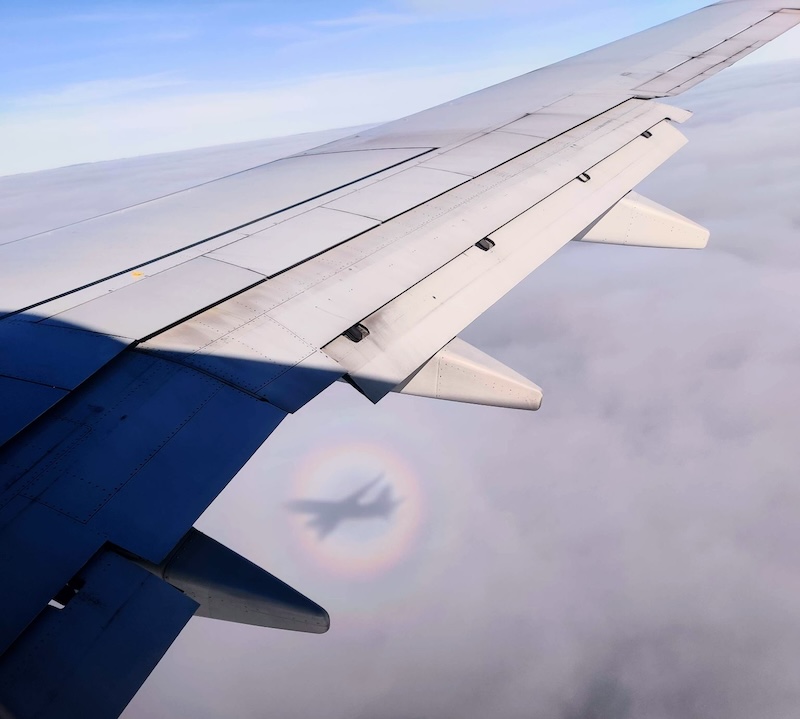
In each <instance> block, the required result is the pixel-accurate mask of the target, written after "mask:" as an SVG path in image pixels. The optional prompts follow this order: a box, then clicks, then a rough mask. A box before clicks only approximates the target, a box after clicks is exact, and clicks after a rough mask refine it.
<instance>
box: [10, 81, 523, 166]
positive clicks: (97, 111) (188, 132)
mask: <svg viewBox="0 0 800 719" xmlns="http://www.w3.org/2000/svg"><path fill="white" fill-rule="evenodd" d="M512 74H515V73H514V71H513V70H511V69H508V68H506V69H503V68H497V67H495V68H488V69H483V70H465V69H453V68H433V69H431V68H407V69H404V70H402V71H386V72H375V73H353V74H340V75H321V76H318V77H310V78H306V79H305V80H304V81H298V82H296V83H292V84H275V85H271V86H265V87H263V88H259V89H253V90H247V91H240V92H198V93H192V92H189V91H188V88H187V89H186V90H184V91H183V92H177V93H163V94H162V93H158V94H156V95H155V96H144V97H140V96H138V95H137V97H135V98H128V97H125V95H127V94H130V93H134V92H138V91H139V90H143V89H144V87H145V86H147V84H148V83H152V85H153V86H154V87H155V86H160V87H164V86H166V85H168V84H169V83H171V82H173V81H172V80H170V79H169V78H163V79H144V80H142V79H138V80H131V81H129V82H127V83H122V84H121V85H118V84H117V83H115V82H98V83H82V84H80V85H77V86H70V87H67V88H65V89H64V90H62V91H60V92H55V93H51V94H49V95H46V96H42V95H37V96H33V97H29V98H25V99H21V100H19V101H18V102H17V108H18V109H17V110H16V111H13V112H7V113H6V114H5V115H0V134H1V135H2V136H3V138H4V142H5V147H6V148H8V149H7V150H6V152H4V153H3V156H2V158H0V174H12V173H15V172H27V171H31V170H38V169H43V168H47V167H54V166H60V165H67V164H73V163H78V162H93V161H98V160H106V159H110V158H113V157H120V156H136V155H142V154H148V153H154V152H165V151H169V150H175V149H188V148H192V147H198V146H203V145H217V144H220V143H226V142H242V141H246V140H255V139H261V138H264V137H270V136H277V135H288V134H294V133H298V132H310V131H315V130H323V129H329V128H331V127H344V126H350V125H356V124H364V123H367V122H375V121H380V120H386V119H392V118H394V117H399V116H402V115H405V114H409V113H411V112H414V111H417V110H421V109H424V108H425V107H429V106H432V105H435V104H438V103H439V102H443V101H445V100H448V99H451V98H453V97H455V96H458V95H461V94H465V93H467V92H471V91H473V90H476V89H479V88H480V87H483V86H486V85H488V84H492V83H493V82H497V81H499V80H501V79H504V78H505V77H508V76H510V75H512ZM117 93H118V94H119V97H118V98H113V96H114V95H115V94H117ZM82 98H83V99H84V100H85V101H83V102H81V101H80V100H81V99H82ZM112 98H113V101H110V100H111V99H112Z"/></svg>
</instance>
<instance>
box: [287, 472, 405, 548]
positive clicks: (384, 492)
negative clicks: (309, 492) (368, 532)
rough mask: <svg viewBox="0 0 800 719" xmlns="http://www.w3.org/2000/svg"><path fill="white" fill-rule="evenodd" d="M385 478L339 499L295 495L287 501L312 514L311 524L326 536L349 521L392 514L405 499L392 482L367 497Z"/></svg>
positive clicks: (290, 507)
mask: <svg viewBox="0 0 800 719" xmlns="http://www.w3.org/2000/svg"><path fill="white" fill-rule="evenodd" d="M382 480H383V475H380V476H378V477H376V478H375V479H373V480H372V481H370V482H368V483H367V484H365V485H364V486H362V487H361V488H359V489H357V490H356V491H355V492H352V493H351V494H349V495H347V496H346V497H343V498H342V499H339V500H325V499H294V500H291V501H290V502H287V504H286V507H287V509H288V510H289V511H290V512H293V513H295V514H305V515H310V517H311V518H310V519H309V521H308V523H307V526H308V527H310V528H311V529H314V530H315V531H316V533H317V538H318V539H319V540H323V539H325V538H326V537H327V536H328V535H330V534H331V533H332V532H334V531H335V530H336V529H337V528H338V527H339V525H340V524H342V523H343V522H346V521H351V520H369V519H384V520H386V521H388V520H390V519H391V518H392V516H393V515H394V513H395V510H396V509H397V507H398V506H399V505H400V504H401V502H402V500H401V499H397V498H395V497H394V494H393V491H392V487H391V486H389V485H387V486H384V487H382V488H381V489H380V490H379V492H378V493H377V494H376V495H375V497H374V498H373V499H371V500H365V497H366V496H367V495H368V494H369V493H370V492H371V490H372V489H373V488H375V487H376V486H377V485H378V484H379V483H380V482H381V481H382Z"/></svg>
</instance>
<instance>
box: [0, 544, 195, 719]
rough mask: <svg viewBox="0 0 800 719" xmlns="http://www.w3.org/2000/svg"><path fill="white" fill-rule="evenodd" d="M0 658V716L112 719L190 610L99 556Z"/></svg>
mask: <svg viewBox="0 0 800 719" xmlns="http://www.w3.org/2000/svg"><path fill="white" fill-rule="evenodd" d="M71 585H72V588H71V589H70V591H69V594H72V596H71V597H70V596H62V597H61V598H62V600H63V601H66V602H67V603H66V605H65V606H63V609H57V608H55V607H53V606H47V607H45V608H44V610H43V611H42V612H41V613H40V614H39V616H38V617H36V619H35V620H34V621H33V622H32V623H31V625H30V626H29V627H28V628H27V630H26V631H25V632H24V633H23V634H22V635H21V636H20V637H19V638H18V639H17V640H16V641H15V642H14V643H13V644H12V646H11V647H10V648H9V650H8V651H7V652H6V653H5V654H3V655H2V657H0V716H3V717H14V718H16V717H37V719H50V718H51V717H52V718H53V719H56V718H58V719H106V718H107V717H116V716H118V715H119V714H120V713H121V712H122V710H123V709H124V708H125V706H126V705H127V704H128V702H129V701H130V700H131V699H132V698H133V695H134V694H135V693H136V691H137V689H138V688H139V686H140V685H141V684H142V682H144V680H145V679H146V678H147V675H148V674H149V673H150V672H151V671H152V669H153V667H155V665H156V664H157V663H158V661H159V660H160V659H161V657H162V656H163V654H164V652H165V651H166V650H167V648H168V647H169V645H170V644H171V643H172V642H173V640H174V639H175V637H176V636H177V635H178V633H179V632H180V631H181V629H183V627H184V625H185V624H186V622H187V621H189V618H190V617H191V616H192V614H193V613H194V611H195V609H196V608H197V604H196V603H195V602H194V601H193V600H191V599H190V598H189V597H187V596H185V595H184V594H182V593H181V592H179V591H178V590H177V589H175V588H174V587H171V586H170V585H169V584H167V583H166V582H164V581H162V580H160V579H158V578H156V577H154V576H153V575H152V574H150V573H148V572H146V571H145V570H144V569H142V568H141V567H138V566H136V565H135V564H133V563H132V562H130V561H128V560H127V559H124V558H123V557H121V556H119V555H117V554H115V553H114V552H112V551H110V550H107V549H106V550H101V551H100V552H99V554H98V555H97V556H95V557H94V558H93V559H92V560H91V561H90V562H89V564H87V565H86V567H84V568H83V569H82V570H81V571H80V572H79V574H78V575H77V576H76V577H75V578H73V580H72V582H71Z"/></svg>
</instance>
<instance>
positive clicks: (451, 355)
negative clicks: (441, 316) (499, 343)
mask: <svg viewBox="0 0 800 719" xmlns="http://www.w3.org/2000/svg"><path fill="white" fill-rule="evenodd" d="M393 391H394V392H399V393H401V394H411V395H416V396H418V397H432V398H435V399H447V400H452V401H454V402H467V403H470V404H482V405H489V406H492V407H508V408H511V409H526V410H537V409H539V407H540V406H541V404H542V390H541V388H540V387H538V386H537V385H535V384H534V383H533V382H531V381H530V380H528V379H526V378H525V377H523V376H522V375H521V374H519V373H518V372H515V371H514V370H512V369H511V368H509V367H506V365H504V364H502V363H501V362H498V361H497V360H496V359H494V358H493V357H490V356H489V355H487V354H486V353H484V352H481V351H480V350H479V349H477V348H475V347H473V346H472V345H470V344H467V343H466V342H464V341H463V340H460V339H458V337H456V338H455V339H454V340H453V341H452V342H450V343H449V344H448V345H446V346H445V347H443V348H442V349H441V350H439V352H437V353H436V354H435V355H434V356H433V357H431V359H429V360H428V361H427V362H426V363H425V364H424V365H422V367H420V368H419V369H418V370H417V371H416V372H415V373H414V374H413V375H411V377H409V378H408V379H407V380H406V381H405V382H403V383H402V384H400V385H398V386H397V387H396V388H395V389H394V390H393Z"/></svg>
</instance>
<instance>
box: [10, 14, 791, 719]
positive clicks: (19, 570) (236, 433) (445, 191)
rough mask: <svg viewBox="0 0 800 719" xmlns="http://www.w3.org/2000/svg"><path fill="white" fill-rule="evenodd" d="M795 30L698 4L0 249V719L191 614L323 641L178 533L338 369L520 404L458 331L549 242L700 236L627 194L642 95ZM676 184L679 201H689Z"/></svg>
mask: <svg viewBox="0 0 800 719" xmlns="http://www.w3.org/2000/svg"><path fill="white" fill-rule="evenodd" d="M798 22H800V2H798V0H726V1H725V2H720V3H717V4H715V5H711V6H709V7H706V8H704V9H701V10H698V11H697V12H694V13H691V14H689V15H686V16H684V17H682V18H679V19H677V20H674V21H672V22H668V23H666V24H663V25H660V26H658V27H656V28H653V29H651V30H648V31H646V32H642V33H639V34H637V35H633V36H631V37H629V38H626V39H623V40H620V41H618V42H615V43H612V44H610V45H606V46H604V47H602V48H599V49H597V50H593V51H591V52H588V53H584V54H582V55H579V56H577V57H574V58H571V59H568V60H565V61H563V62H560V63H557V64H555V65H552V66H549V67H547V68H544V69H542V70H537V71H535V72H531V73H528V74H526V75H523V76H521V77H518V78H515V79H513V80H509V81H508V82H504V83H501V84H499V85H496V86H494V87H490V88H488V89H486V90H483V91H481V92H477V93H474V94H472V95H468V96H466V97H462V98H460V99H458V100H454V101H453V102H449V103H446V104H444V105H441V106H438V107H435V108H433V109H430V110H427V111H425V112H421V113H418V114H416V115H412V116H410V117H407V118H404V119H402V120H398V121H396V122H390V123H388V124H385V125H382V126H379V127H377V128H374V129H371V130H367V131H363V132H359V133H357V134H355V135H353V136H351V137H347V138H345V139H341V140H337V141H335V142H331V143H329V144H327V145H323V146H321V147H317V148H314V149H311V150H307V151H304V152H301V153H298V154H295V155H292V156H290V157H286V158H283V159H280V160H277V161H275V162H270V163H267V164H265V165H262V166H259V167H254V168H252V169H250V170H247V171H244V172H239V173H236V174H233V175H230V176H228V177H225V178H222V179H219V180H216V181H212V182H207V183H204V184H201V185H198V186H196V187H193V188H191V189H188V190H185V191H181V192H175V193H173V194H170V195H168V196H165V197H160V198H158V199H155V200H152V201H150V202H144V203H141V204H138V205H135V206H131V207H127V208H125V209H122V210H120V211H117V212H112V213H108V214H104V215H101V216H97V217H93V218H91V219H88V220H85V221H82V222H76V223H73V224H69V225H66V226H64V227H60V228H58V229H54V230H51V231H48V232H42V233H39V234H35V235H32V236H27V237H18V238H17V237H14V238H11V239H9V240H8V241H4V242H3V244H1V245H0V317H2V319H0V402H2V413H0V443H2V447H1V448H0V576H2V577H3V578H4V585H3V587H4V589H3V593H2V601H1V602H0V609H1V611H0V652H2V657H0V715H2V716H10V717H19V718H27V717H62V718H63V717H113V716H116V715H117V714H119V712H121V711H122V709H123V708H124V707H125V705H126V704H127V702H128V701H129V700H130V698H131V697H132V696H133V694H134V693H135V692H136V690H137V688H138V687H139V686H140V684H141V683H142V682H143V681H144V679H145V677H146V676H147V675H148V673H149V672H150V671H151V670H152V668H153V666H155V664H156V663H157V662H158V660H159V658H160V657H161V655H162V654H163V652H164V651H166V649H167V647H168V646H169V645H170V643H171V642H172V641H173V640H174V638H175V637H176V636H177V634H178V633H179V632H180V631H181V628H182V627H183V626H184V624H185V623H186V622H187V621H188V619H189V618H190V617H191V616H192V614H193V613H194V612H195V611H198V612H199V613H202V614H205V615H207V616H216V617H217V618H221V619H228V620H231V621H244V622H249V623H253V624H259V625H261V626H276V627H282V628H291V629H298V630H304V631H316V632H321V631H325V629H326V628H327V626H328V617H327V614H325V612H324V610H322V609H321V608H320V607H318V606H317V605H315V604H313V602H310V601H309V600H307V599H305V598H304V597H302V595H300V594H299V593H297V592H294V593H292V592H293V590H291V588H288V587H286V586H285V585H283V584H282V583H280V582H279V580H276V579H275V578H274V577H271V576H270V575H267V574H266V572H263V570H259V568H257V567H255V566H254V565H252V564H250V563H248V562H247V561H246V560H245V559H244V558H242V557H239V556H238V555H236V554H234V553H233V552H231V551H230V550H227V549H226V548H224V547H222V546H221V545H218V544H216V543H215V542H214V541H213V540H211V539H210V538H208V537H204V536H203V535H200V534H199V533H198V532H196V531H194V530H193V529H192V524H193V523H194V521H195V520H196V519H197V518H198V517H199V515H200V514H201V513H202V512H203V511H204V510H205V508H206V507H207V506H208V505H209V504H210V503H211V502H212V501H213V500H214V498H215V497H216V496H217V494H218V493H219V492H220V491H221V490H222V489H223V488H224V487H225V485H226V484H227V483H228V482H229V481H230V479H231V478H232V477H233V476H234V475H235V474H236V472H237V471H238V470H239V469H240V468H241V467H242V466H243V465H244V463H245V462H246V461H247V460H248V459H249V457H250V456H251V455H252V454H253V453H254V452H255V450H256V449H257V448H258V447H259V446H260V445H261V444H262V443H263V442H264V440H265V439H266V438H267V437H268V436H269V435H270V433H271V432H272V431H273V430H274V429H275V428H276V427H277V426H278V424H279V423H280V422H281V421H282V420H283V419H284V417H286V415H287V414H289V413H292V412H296V411H297V410H299V409H300V408H301V407H303V406H304V405H305V404H306V403H307V402H309V401H310V400H312V399H313V398H314V397H315V396H316V395H317V394H319V393H320V392H322V391H323V390H324V389H325V388H326V387H328V386H329V385H330V384H331V383H333V382H335V381H337V380H340V379H344V380H345V381H347V382H349V383H350V384H351V385H352V386H353V387H354V388H355V389H356V390H358V391H359V392H361V393H362V394H363V395H365V396H366V397H367V398H369V399H370V400H371V401H373V402H377V401H379V400H380V399H381V398H382V397H384V396H385V395H386V394H387V393H388V392H390V391H400V392H404V393H407V394H417V395H423V396H429V397H436V398H441V399H450V400H456V401H463V402H474V403H479V404H488V405H498V406H504V407H514V408H519V409H536V408H538V406H539V403H540V401H541V391H540V390H539V388H538V387H537V386H536V385H535V384H534V383H533V382H531V381H530V380H528V379H527V378H525V377H522V376H520V375H519V374H517V373H516V372H514V371H513V370H511V369H509V368H507V367H505V366H504V365H502V364H501V363H499V362H497V361H496V360H494V359H492V358H491V357H488V356H487V355H485V354H484V353H482V352H481V351H480V350H478V349H477V348H474V347H471V346H469V345H467V344H466V343H465V342H463V341H461V340H459V339H458V337H457V336H458V334H459V332H461V331H462V330H463V329H464V328H465V327H466V326H467V325H468V324H469V323H470V322H471V321H472V320H474V319H475V318H476V317H477V316H478V315H480V314H481V313H482V312H484V311H485V310H486V309H487V308H488V307H490V306H491V305H492V304H493V303H494V302H495V301H497V299H499V298H500V297H501V296H502V295H503V294H504V293H506V292H507V291H509V290H510V289H511V288H513V287H514V286H515V285H516V284H517V283H518V282H520V281H521V280H522V279H524V278H525V277H526V276H527V275H528V274H529V273H530V272H532V271H533V270H534V269H536V268H537V267H538V266H539V265H540V264H542V263H543V262H544V261H545V260H546V259H548V258H549V257H550V256H551V255H553V254H554V253H555V252H557V251H558V250H559V249H560V248H561V247H563V246H564V245H565V244H566V243H567V242H569V241H571V240H573V239H582V240H584V241H593V242H606V243H614V244H644V245H656V246H669V247H702V246H703V245H704V244H705V242H706V240H707V239H708V233H707V232H706V231H705V230H704V229H703V228H701V227H699V226H698V225H696V224H695V223H693V222H691V221H689V220H687V219H685V218H683V217H681V216H679V215H677V214H676V213H674V212H671V211H669V210H667V209H666V208H663V207H661V206H659V205H656V204H655V203H652V202H650V201H648V200H646V199H645V198H641V197H639V196H638V195H636V194H635V193H633V192H632V190H633V189H634V188H635V187H636V186H637V185H638V184H639V182H641V181H642V180H643V179H644V178H645V177H646V176H647V175H649V174H650V173H651V172H652V171H654V170H655V169H656V168H657V167H659V166H660V165H661V164H662V163H663V162H664V161H665V160H666V159H668V158H669V157H670V156H671V155H672V154H673V153H675V152H676V151H677V150H678V149H679V148H680V147H681V146H682V145H683V144H684V142H685V139H684V137H683V135H682V134H681V133H680V131H679V130H678V129H677V127H676V125H677V124H678V123H680V122H683V121H684V120H686V119H687V118H688V117H689V113H688V112H686V111H684V110H681V109H677V108H675V107H673V106H667V105H665V104H663V103H661V102H659V98H663V97H671V96H673V95H676V94H679V93H681V92H683V91H684V90H686V89H688V88H689V87H692V86H693V85H695V84H697V83H698V82H702V81H703V80H704V79H706V78H707V77H710V76H711V75H713V74H715V73H716V72H719V71H720V70H722V69H724V68H725V67H728V66H729V65H731V64H733V63H734V62H736V61H737V60H739V59H740V58H742V57H744V56H745V55H747V54H748V53H750V52H752V51H754V50H756V49H757V48H759V47H760V46H762V45H764V44H765V43H767V42H769V41H770V40H771V39H773V38H774V37H776V36H778V35H780V34H781V33H783V32H784V31H786V30H789V29H790V28H792V27H793V26H795V25H796V24H798ZM702 189H703V188H698V191H701V190H702Z"/></svg>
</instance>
